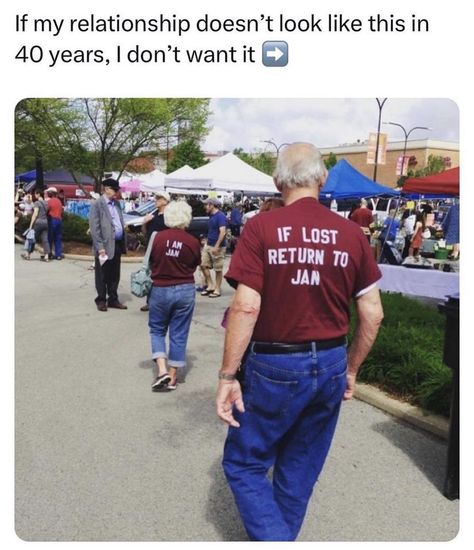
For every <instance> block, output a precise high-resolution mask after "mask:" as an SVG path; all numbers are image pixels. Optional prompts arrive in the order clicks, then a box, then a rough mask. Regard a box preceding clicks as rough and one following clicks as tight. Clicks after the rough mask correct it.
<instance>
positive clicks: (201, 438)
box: [15, 246, 458, 541]
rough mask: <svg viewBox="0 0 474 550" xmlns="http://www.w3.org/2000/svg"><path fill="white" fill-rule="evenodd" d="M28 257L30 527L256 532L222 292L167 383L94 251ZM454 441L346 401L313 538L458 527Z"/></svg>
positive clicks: (26, 530)
mask: <svg viewBox="0 0 474 550" xmlns="http://www.w3.org/2000/svg"><path fill="white" fill-rule="evenodd" d="M20 252H21V247H20V246H16V247H15V262H16V277H15V279H16V289H15V294H16V319H15V331H16V375H15V376H16V531H17V534H18V536H19V537H21V538H23V539H25V540H30V541H43V540H57V541H61V540H63V541H70V540H74V541H90V540H97V541H121V540H122V541H133V540H136V541H232V540H234V541H235V540H246V535H245V532H244V531H243V529H242V527H241V524H240V520H239V517H238V514H237V512H236V508H235V506H234V504H233V500H232V496H231V494H230V492H229V490H228V488H227V486H226V483H225V481H224V478H223V475H222V472H221V467H220V459H221V453H222V445H223V441H224V437H225V432H226V429H225V427H224V425H223V424H221V423H220V422H219V421H218V420H217V418H216V417H215V414H214V393H215V388H216V371H217V369H218V366H219V361H220V357H221V352H222V344H223V330H222V329H221V328H220V320H221V318H222V314H223V312H224V309H225V308H226V306H227V304H228V302H229V299H230V296H231V291H230V289H229V288H228V287H225V288H224V294H223V296H222V298H220V299H217V300H210V299H208V298H202V297H200V296H198V298H197V307H196V312H195V316H194V320H193V324H192V329H191V336H190V341H189V346H188V351H189V367H188V370H187V374H186V378H185V380H184V381H183V382H184V383H182V384H180V385H179V387H178V389H177V391H176V392H174V393H169V394H155V393H152V392H151V390H150V384H151V381H152V379H153V373H152V363H151V360H150V344H149V339H148V330H147V315H146V314H145V313H141V312H140V311H139V307H140V306H141V305H142V304H143V303H144V301H143V300H140V299H138V298H135V297H133V296H131V294H130V292H129V279H130V273H131V272H132V271H134V270H136V269H137V264H125V265H123V269H122V283H121V288H120V289H119V290H120V295H121V297H122V299H123V301H124V302H125V303H126V304H127V305H128V307H129V309H128V310H127V311H118V310H109V311H108V312H107V313H99V312H98V311H97V310H96V309H95V306H94V302H93V298H94V296H95V292H94V274H93V272H92V271H88V269H87V268H88V267H89V265H90V263H89V262H84V261H73V260H63V261H61V262H58V261H54V262H51V263H49V264H45V263H42V262H39V261H37V260H32V261H30V262H26V261H24V260H22V259H21V258H20ZM445 458H446V443H445V442H444V441H443V440H441V439H438V438H436V437H434V436H432V435H429V434H427V433H425V432H422V431H418V430H417V429H415V428H412V427H410V426H408V425H406V424H404V423H400V422H399V421H397V420H395V419H394V418H393V417H391V416H389V415H387V414H385V413H383V412H382V411H380V410H378V409H376V408H374V407H372V406H370V405H368V404H366V403H363V402H361V401H357V400H353V401H351V402H348V403H345V404H344V406H343V410H342V414H341V420H340V424H339V428H338V431H337V435H336V438H335V440H334V443H333V447H332V449H331V452H330V455H329V458H328V461H327V464H326V467H325V469H324V471H323V474H322V476H321V479H320V481H319V484H318V486H317V487H316V489H315V492H314V495H313V498H312V501H311V503H310V506H309V510H308V514H307V519H306V521H305V524H304V528H303V530H302V532H301V535H300V538H299V540H302V541H335V540H336V541H447V540H450V539H452V538H453V537H454V536H455V535H456V533H457V529H458V502H457V501H449V500H447V499H446V498H445V497H444V496H443V495H442V493H441V490H442V485H443V479H444V469H445Z"/></svg>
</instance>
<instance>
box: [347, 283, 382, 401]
mask: <svg viewBox="0 0 474 550" xmlns="http://www.w3.org/2000/svg"><path fill="white" fill-rule="evenodd" d="M356 310H357V325H356V329H355V333H354V338H353V340H352V343H351V345H350V347H349V350H348V353H347V389H346V391H345V393H344V399H352V396H353V394H354V389H355V381H356V376H357V372H358V370H359V367H360V366H361V365H362V363H363V362H364V360H365V358H366V357H367V354H368V353H369V351H370V350H371V348H372V346H373V344H374V342H375V338H376V337H377V332H378V330H379V327H380V324H381V323H382V320H383V309H382V302H381V301H380V292H379V289H378V288H377V287H375V288H373V289H372V290H370V291H369V292H367V293H366V294H363V295H362V296H360V297H359V298H357V299H356Z"/></svg>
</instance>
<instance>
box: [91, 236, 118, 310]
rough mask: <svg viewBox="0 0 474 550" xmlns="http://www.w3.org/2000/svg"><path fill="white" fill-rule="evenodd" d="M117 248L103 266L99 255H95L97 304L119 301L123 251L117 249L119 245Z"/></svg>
mask: <svg viewBox="0 0 474 550" xmlns="http://www.w3.org/2000/svg"><path fill="white" fill-rule="evenodd" d="M115 248H116V250H115V254H114V257H113V258H112V259H111V260H107V261H106V262H105V263H104V265H102V266H101V265H100V262H99V257H98V256H96V257H95V288H96V290H97V298H96V299H95V303H96V304H98V303H99V302H107V303H109V304H113V303H116V302H118V301H119V299H118V293H117V291H118V286H119V282H120V259H121V256H122V253H121V251H120V250H117V248H119V247H118V246H116V247H115ZM107 297H108V299H107Z"/></svg>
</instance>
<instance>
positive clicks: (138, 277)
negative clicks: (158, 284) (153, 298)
mask: <svg viewBox="0 0 474 550" xmlns="http://www.w3.org/2000/svg"><path fill="white" fill-rule="evenodd" d="M155 235H156V231H153V233H152V234H151V237H150V241H149V242H148V246H147V249H146V252H145V257H144V258H143V265H142V267H141V268H140V269H139V270H138V271H135V272H134V273H132V274H131V276H130V291H131V293H132V294H133V295H134V296H137V297H138V298H144V297H145V296H148V294H150V291H151V287H152V286H153V281H152V280H151V269H150V255H151V249H152V247H153V241H154V240H155Z"/></svg>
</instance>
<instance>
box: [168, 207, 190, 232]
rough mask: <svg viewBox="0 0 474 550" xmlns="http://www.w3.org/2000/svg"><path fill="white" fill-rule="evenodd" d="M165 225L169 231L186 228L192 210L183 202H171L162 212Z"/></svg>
mask: <svg viewBox="0 0 474 550" xmlns="http://www.w3.org/2000/svg"><path fill="white" fill-rule="evenodd" d="M164 217H165V225H166V226H167V227H169V228H170V229H173V228H175V227H179V228H182V229H184V228H186V227H188V226H189V224H190V223H191V220H192V217H193V211H192V208H191V207H190V206H189V204H188V203H187V202H185V201H171V202H170V203H169V204H168V205H167V206H166V208H165V211H164Z"/></svg>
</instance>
